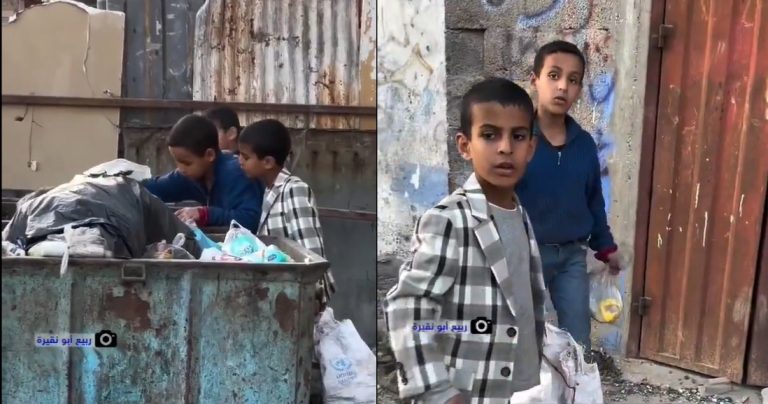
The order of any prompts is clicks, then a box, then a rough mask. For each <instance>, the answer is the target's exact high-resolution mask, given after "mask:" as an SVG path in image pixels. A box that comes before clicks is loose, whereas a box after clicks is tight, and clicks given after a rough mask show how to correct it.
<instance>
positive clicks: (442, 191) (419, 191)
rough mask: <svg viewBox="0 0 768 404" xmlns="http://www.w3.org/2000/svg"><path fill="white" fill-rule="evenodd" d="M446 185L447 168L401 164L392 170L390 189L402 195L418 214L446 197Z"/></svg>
mask: <svg viewBox="0 0 768 404" xmlns="http://www.w3.org/2000/svg"><path fill="white" fill-rule="evenodd" d="M447 185H448V169H447V168H445V167H434V166H426V165H423V164H415V163H403V164H400V165H398V166H396V167H395V168H394V170H393V173H392V185H391V186H390V189H391V190H392V192H394V193H395V194H397V195H403V196H404V199H405V200H407V201H408V202H410V203H411V205H412V206H413V207H415V208H416V209H417V211H418V212H419V213H420V212H423V211H424V210H426V209H429V208H431V207H433V206H435V205H436V204H437V203H438V202H440V200H441V199H443V198H444V197H445V196H446V188H447Z"/></svg>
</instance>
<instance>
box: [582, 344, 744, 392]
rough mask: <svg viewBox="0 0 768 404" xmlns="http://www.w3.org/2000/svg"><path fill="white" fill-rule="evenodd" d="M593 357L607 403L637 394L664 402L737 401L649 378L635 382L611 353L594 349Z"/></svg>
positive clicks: (694, 388)
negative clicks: (626, 374) (598, 370)
mask: <svg viewBox="0 0 768 404" xmlns="http://www.w3.org/2000/svg"><path fill="white" fill-rule="evenodd" d="M593 358H594V360H595V363H597V367H598V369H600V378H601V379H602V382H603V399H604V401H605V402H607V403H608V402H615V403H620V402H629V401H628V398H630V397H631V399H632V400H636V398H637V396H641V397H644V398H660V399H662V400H663V402H672V403H679V402H684V403H717V404H726V403H735V401H733V399H731V398H730V397H720V396H705V395H702V394H700V392H699V389H698V388H696V387H690V388H680V389H678V388H673V387H670V386H665V385H655V384H650V383H648V382H647V380H644V381H641V382H640V383H635V382H632V381H629V380H627V379H625V378H624V377H623V374H622V371H621V369H620V368H619V367H618V366H617V365H616V361H614V359H613V357H611V356H610V355H607V354H605V353H604V352H601V351H593ZM644 401H645V400H644ZM648 401H650V400H648Z"/></svg>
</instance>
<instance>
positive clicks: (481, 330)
mask: <svg viewBox="0 0 768 404" xmlns="http://www.w3.org/2000/svg"><path fill="white" fill-rule="evenodd" d="M469 330H470V332H471V333H472V334H490V333H491V331H492V330H493V321H491V320H488V319H487V318H485V317H478V318H476V319H474V320H472V321H470V322H469Z"/></svg>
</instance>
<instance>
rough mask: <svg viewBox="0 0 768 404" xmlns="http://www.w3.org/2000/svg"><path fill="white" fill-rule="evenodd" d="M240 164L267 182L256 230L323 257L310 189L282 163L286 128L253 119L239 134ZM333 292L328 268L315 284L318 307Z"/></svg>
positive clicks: (287, 146) (288, 141)
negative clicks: (286, 239) (300, 246)
mask: <svg viewBox="0 0 768 404" xmlns="http://www.w3.org/2000/svg"><path fill="white" fill-rule="evenodd" d="M238 149H239V152H240V153H239V157H240V167H241V168H242V169H243V172H245V175H247V176H248V177H249V178H252V179H257V180H259V181H261V182H262V183H263V184H264V185H265V186H266V188H267V189H266V195H265V196H264V203H263V206H262V210H261V221H260V222H259V227H258V234H260V235H266V236H277V237H285V238H289V239H292V240H295V241H297V242H298V243H299V244H301V245H303V246H304V248H306V249H308V250H310V251H312V252H314V253H316V254H318V255H320V256H322V257H325V251H324V249H323V233H322V231H321V228H320V218H319V217H318V214H317V207H316V206H315V198H314V195H313V194H312V189H310V188H309V185H307V184H306V183H305V182H304V181H302V180H301V179H300V178H299V177H296V176H295V175H292V174H291V173H290V172H289V171H288V170H286V169H285V168H284V167H283V166H284V164H285V160H286V159H287V158H288V154H289V153H290V152H291V136H290V134H289V133H288V129H287V128H286V127H285V126H284V125H283V124H282V123H280V121H277V120H274V119H265V120H262V121H258V122H254V123H252V124H250V125H248V126H247V127H245V128H244V129H243V131H242V133H240V136H239V138H238ZM334 292H335V287H334V281H333V275H331V272H330V269H329V270H328V272H326V274H325V276H324V278H323V279H322V280H321V281H320V283H319V284H318V300H319V301H320V310H322V309H323V308H324V307H325V305H326V304H327V302H328V300H329V298H330V296H331V295H332V294H333V293H334Z"/></svg>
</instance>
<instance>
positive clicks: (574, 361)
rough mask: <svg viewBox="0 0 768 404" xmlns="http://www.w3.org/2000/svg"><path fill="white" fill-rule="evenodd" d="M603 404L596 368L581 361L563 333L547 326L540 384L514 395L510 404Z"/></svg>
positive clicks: (576, 347)
mask: <svg viewBox="0 0 768 404" xmlns="http://www.w3.org/2000/svg"><path fill="white" fill-rule="evenodd" d="M523 403H558V404H560V403H566V404H602V403H603V390H602V384H601V382H600V372H599V370H598V369H597V364H594V363H592V364H588V363H586V362H585V361H584V350H583V348H582V347H581V345H579V344H578V343H576V341H575V340H574V339H573V337H571V334H569V333H568V332H567V331H565V330H561V329H559V328H557V327H555V326H554V325H552V324H550V323H547V324H546V335H545V336H544V358H542V362H541V373H540V384H539V385H538V386H536V387H534V388H532V389H529V390H526V391H521V392H519V393H515V394H514V395H513V396H512V399H511V400H510V404H523Z"/></svg>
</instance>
